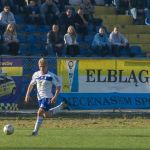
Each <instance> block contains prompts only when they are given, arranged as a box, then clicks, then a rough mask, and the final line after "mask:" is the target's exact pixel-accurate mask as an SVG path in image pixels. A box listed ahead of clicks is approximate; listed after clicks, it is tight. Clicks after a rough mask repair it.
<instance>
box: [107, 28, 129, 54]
mask: <svg viewBox="0 0 150 150" xmlns="http://www.w3.org/2000/svg"><path fill="white" fill-rule="evenodd" d="M109 42H110V45H111V49H112V54H113V55H114V56H116V57H118V56H120V55H121V53H120V52H121V50H122V49H126V50H127V53H128V55H130V48H129V43H128V40H127V38H126V37H125V36H124V35H123V34H121V33H120V32H119V27H114V29H113V31H112V32H111V33H110V36H109Z"/></svg>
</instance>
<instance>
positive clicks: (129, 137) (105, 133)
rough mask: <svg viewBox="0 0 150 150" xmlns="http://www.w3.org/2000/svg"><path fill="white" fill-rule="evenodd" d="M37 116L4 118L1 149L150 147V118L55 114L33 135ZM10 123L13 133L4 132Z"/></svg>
mask: <svg viewBox="0 0 150 150" xmlns="http://www.w3.org/2000/svg"><path fill="white" fill-rule="evenodd" d="M34 120H35V118H32V119H26V118H24V119H12V120H11V119H10V118H9V119H1V121H0V128H1V132H0V150H2V149H3V150H27V149H29V150H34V149H37V150H48V149H49V150H150V128H149V122H150V121H149V119H141V118H133V119H111V118H107V119H101V118H95V119H90V118H89V119H83V118H82V119H74V118H68V119H65V118H53V119H47V120H45V121H44V123H43V126H42V127H41V129H40V132H39V135H38V136H36V137H33V136H31V132H32V129H33V126H34ZM7 123H12V124H13V125H14V127H15V132H14V134H13V135H5V134H4V133H3V132H2V128H3V126H4V125H5V124H7Z"/></svg>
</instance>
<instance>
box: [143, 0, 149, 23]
mask: <svg viewBox="0 0 150 150" xmlns="http://www.w3.org/2000/svg"><path fill="white" fill-rule="evenodd" d="M144 12H145V24H146V25H150V0H144Z"/></svg>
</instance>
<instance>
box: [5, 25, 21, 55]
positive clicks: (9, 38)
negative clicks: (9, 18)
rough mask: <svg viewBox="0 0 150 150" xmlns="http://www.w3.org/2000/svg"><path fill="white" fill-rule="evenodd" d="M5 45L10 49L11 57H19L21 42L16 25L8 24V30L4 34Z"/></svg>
mask: <svg viewBox="0 0 150 150" xmlns="http://www.w3.org/2000/svg"><path fill="white" fill-rule="evenodd" d="M4 43H5V45H6V46H7V47H8V50H9V53H10V54H11V55H18V51H19V41H18V39H17V33H16V29H15V25H14V24H8V26H7V29H6V31H5V32H4Z"/></svg>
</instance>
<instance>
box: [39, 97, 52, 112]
mask: <svg viewBox="0 0 150 150" xmlns="http://www.w3.org/2000/svg"><path fill="white" fill-rule="evenodd" d="M38 103H39V107H40V108H43V109H44V110H45V112H47V111H48V110H49V109H50V108H52V105H51V103H50V99H49V98H42V99H40V100H38Z"/></svg>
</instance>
